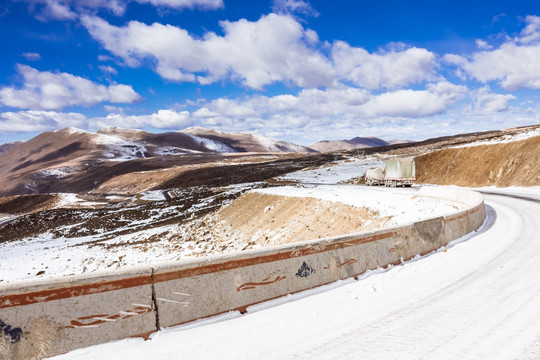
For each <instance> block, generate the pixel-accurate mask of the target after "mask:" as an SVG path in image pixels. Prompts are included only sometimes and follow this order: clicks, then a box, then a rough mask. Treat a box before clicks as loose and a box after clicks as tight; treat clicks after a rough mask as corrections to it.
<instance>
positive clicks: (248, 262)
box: [154, 232, 393, 283]
mask: <svg viewBox="0 0 540 360" xmlns="http://www.w3.org/2000/svg"><path fill="white" fill-rule="evenodd" d="M392 236H393V233H392V232H387V233H383V234H378V235H373V236H366V237H362V238H358V239H353V240H347V241H343V242H338V243H333V244H327V245H320V246H314V247H311V248H304V249H299V250H291V251H285V252H282V253H277V254H271V255H264V256H258V257H254V258H248V259H241V260H231V261H226V262H223V263H218V264H211V265H206V266H198V267H195V268H191V269H182V270H177V271H170V272H166V273H161V274H155V275H154V282H156V283H158V282H164V281H171V280H178V279H183V278H188V277H193V276H198V275H206V274H212V273H216V272H220V271H226V270H232V269H238V268H242V267H247V266H253V265H259V264H265V263H269V262H274V261H279V260H286V259H292V258H296V257H303V256H307V255H312V254H318V253H322V252H326V251H331V250H337V249H343V248H347V247H351V246H356V245H359V244H365V243H370V242H374V241H379V240H382V239H388V238H391V237H392Z"/></svg>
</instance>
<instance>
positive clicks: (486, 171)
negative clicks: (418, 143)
mask: <svg viewBox="0 0 540 360" xmlns="http://www.w3.org/2000/svg"><path fill="white" fill-rule="evenodd" d="M415 161H416V177H417V182H418V183H424V184H438V185H458V186H473V187H477V186H498V187H505V186H540V136H536V137H533V138H530V139H527V140H523V141H518V142H512V143H506V144H493V145H482V146H474V147H463V148H455V149H444V150H440V151H435V152H432V153H429V154H426V155H422V156H418V157H416V159H415Z"/></svg>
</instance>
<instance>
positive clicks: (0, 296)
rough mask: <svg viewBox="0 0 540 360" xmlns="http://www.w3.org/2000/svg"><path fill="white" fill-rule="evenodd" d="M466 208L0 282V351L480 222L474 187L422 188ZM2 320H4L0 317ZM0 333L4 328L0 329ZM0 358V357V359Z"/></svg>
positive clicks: (331, 271)
mask: <svg viewBox="0 0 540 360" xmlns="http://www.w3.org/2000/svg"><path fill="white" fill-rule="evenodd" d="M418 196H428V197H438V198H441V199H443V201H449V202H459V203H460V204H462V205H465V206H466V209H465V210H463V211H459V212H456V213H455V214H452V215H448V216H441V217H435V218H432V219H426V220H423V221H419V222H415V223H411V224H406V225H403V226H399V227H396V228H390V229H383V230H379V231H372V232H366V233H360V234H353V235H347V236H340V237H334V238H327V239H322V240H315V241H306V242H302V243H297V244H292V245H284V246H278V247H273V248H267V249H261V250H253V251H246V252H242V253H238V254H233V255H224V256H217V257H211V258H204V259H195V260H189V261H180V262H175V263H166V264H160V265H156V266H155V267H153V268H146V269H143V268H141V269H132V270H127V271H121V272H115V273H102V274H94V275H92V274H91V275H88V276H87V277H72V278H69V279H67V278H66V279H60V280H55V281H52V282H49V283H47V282H36V283H21V284H13V285H9V286H3V287H0V321H1V322H0V331H3V337H0V340H2V339H3V341H4V342H3V345H2V343H1V342H0V354H2V352H4V353H6V354H8V356H7V357H8V358H13V359H30V358H32V357H30V355H32V354H36V355H35V357H34V358H41V357H44V356H52V355H56V354H61V353H64V352H67V351H69V350H72V349H76V348H81V347H85V346H89V345H93V344H98V343H103V342H107V341H110V340H115V339H120V338H124V337H131V336H143V337H145V336H147V335H148V334H149V333H151V332H153V331H156V330H157V329H159V328H161V327H168V326H173V325H178V324H183V323H186V322H190V321H193V320H197V319H201V318H205V317H209V316H213V315H217V314H220V313H224V312H228V311H231V310H239V311H241V312H246V311H247V308H248V307H249V306H250V305H253V304H256V303H259V302H263V301H267V300H270V299H274V298H277V297H280V296H284V295H287V294H291V293H295V292H299V291H303V290H307V289H311V288H314V287H317V286H321V285H324V284H328V283H331V282H333V281H336V280H339V279H345V278H349V277H354V276H357V275H360V274H362V273H364V272H366V271H367V270H370V269H375V268H377V267H386V266H388V265H390V264H399V263H401V262H402V261H405V260H408V259H411V258H412V257H414V256H416V255H417V254H426V253H429V252H431V251H434V250H436V249H438V248H440V247H441V246H444V245H446V244H447V243H448V242H450V241H451V240H454V239H456V238H459V237H461V236H463V235H465V234H467V233H470V232H471V231H474V230H476V229H478V228H479V227H480V226H481V224H482V223H483V221H484V219H485V208H484V203H483V198H482V196H481V195H480V194H478V193H474V192H471V191H466V190H460V189H451V188H450V189H446V188H423V189H421V190H420V191H419V192H418ZM2 324H4V325H2ZM0 334H1V333H0ZM0 358H1V357H0Z"/></svg>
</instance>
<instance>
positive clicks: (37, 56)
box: [22, 52, 41, 61]
mask: <svg viewBox="0 0 540 360" xmlns="http://www.w3.org/2000/svg"><path fill="white" fill-rule="evenodd" d="M22 56H23V57H24V58H25V59H26V60H28V61H36V60H40V59H41V55H40V54H38V53H34V52H25V53H23V54H22Z"/></svg>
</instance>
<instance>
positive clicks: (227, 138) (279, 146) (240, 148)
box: [181, 126, 314, 153]
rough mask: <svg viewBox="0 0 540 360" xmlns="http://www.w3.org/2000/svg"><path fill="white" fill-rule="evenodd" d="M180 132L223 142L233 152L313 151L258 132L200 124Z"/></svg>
mask: <svg viewBox="0 0 540 360" xmlns="http://www.w3.org/2000/svg"><path fill="white" fill-rule="evenodd" d="M181 132H182V133H186V134H191V135H194V136H197V137H199V138H204V139H207V140H211V141H214V142H216V143H221V144H225V145H226V146H227V147H229V148H231V149H234V150H235V152H292V153H308V152H314V150H313V149H311V148H309V147H305V146H301V145H296V144H293V143H290V142H287V141H281V140H277V139H273V138H271V137H268V136H264V135H259V134H250V133H239V132H232V133H231V132H224V131H216V130H213V129H207V128H203V127H200V126H194V127H190V128H187V129H184V130H182V131H181Z"/></svg>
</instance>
